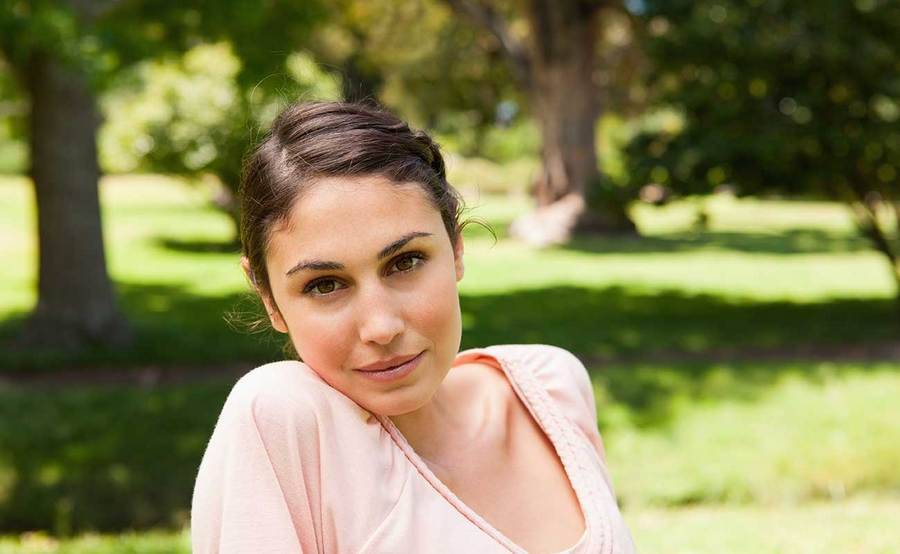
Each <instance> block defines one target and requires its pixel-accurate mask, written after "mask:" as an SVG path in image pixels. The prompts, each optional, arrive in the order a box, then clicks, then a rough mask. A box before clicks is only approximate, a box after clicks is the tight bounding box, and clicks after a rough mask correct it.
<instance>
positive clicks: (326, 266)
mask: <svg viewBox="0 0 900 554" xmlns="http://www.w3.org/2000/svg"><path fill="white" fill-rule="evenodd" d="M430 236H432V233H426V232H424V231H413V232H412V233H407V234H405V235H403V236H402V237H400V238H399V239H397V240H395V241H394V242H392V243H390V244H389V245H387V246H385V247H384V248H382V249H381V251H380V252H379V253H378V259H379V260H382V259H384V258H387V257H388V256H390V255H391V254H394V253H395V252H397V251H398V250H400V249H401V248H403V247H404V246H405V245H406V243H408V242H409V241H411V240H413V239H416V238H419V237H430ZM342 269H344V264H342V263H339V262H329V261H325V260H300V261H299V262H297V264H296V265H295V266H294V267H292V268H291V269H289V270H288V272H287V273H285V276H287V277H290V276H291V275H293V274H294V273H297V272H298V271H304V270H310V271H337V270H342Z"/></svg>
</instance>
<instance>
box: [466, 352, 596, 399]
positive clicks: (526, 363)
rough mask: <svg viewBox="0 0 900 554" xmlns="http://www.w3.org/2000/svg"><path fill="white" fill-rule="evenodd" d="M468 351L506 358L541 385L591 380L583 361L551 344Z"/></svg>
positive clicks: (581, 385) (583, 383)
mask: <svg viewBox="0 0 900 554" xmlns="http://www.w3.org/2000/svg"><path fill="white" fill-rule="evenodd" d="M472 351H473V352H474V351H483V352H486V353H488V354H490V355H492V356H494V357H496V358H498V359H501V360H504V361H507V362H509V363H511V364H513V365H515V366H517V367H519V368H524V369H525V370H526V371H527V372H528V373H529V374H531V375H534V376H535V377H536V378H537V379H539V380H540V381H542V382H544V383H545V384H551V385H553V384H555V385H558V386H565V385H567V386H575V387H578V388H584V387H585V386H589V385H590V382H591V379H590V375H589V374H588V371H587V368H586V367H585V365H584V363H582V361H581V360H580V359H579V358H578V356H576V355H575V354H573V353H572V352H570V351H569V350H566V349H565V348H562V347H560V346H554V345H552V344H497V345H493V346H487V347H484V348H480V349H472Z"/></svg>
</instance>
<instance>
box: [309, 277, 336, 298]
mask: <svg viewBox="0 0 900 554" xmlns="http://www.w3.org/2000/svg"><path fill="white" fill-rule="evenodd" d="M339 288H341V287H339V286H338V282H337V281H336V280H334V279H319V280H316V281H312V282H311V283H309V284H308V285H306V287H304V288H303V294H309V295H312V296H327V295H329V294H331V293H333V292H334V291H336V290H338V289H339Z"/></svg>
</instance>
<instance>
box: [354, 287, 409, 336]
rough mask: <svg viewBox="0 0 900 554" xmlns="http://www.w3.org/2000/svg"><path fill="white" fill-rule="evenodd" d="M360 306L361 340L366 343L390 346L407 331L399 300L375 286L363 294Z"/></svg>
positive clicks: (387, 291)
mask: <svg viewBox="0 0 900 554" xmlns="http://www.w3.org/2000/svg"><path fill="white" fill-rule="evenodd" d="M362 296H363V297H362V298H361V300H362V301H361V302H360V304H359V338H360V340H362V341H363V342H365V343H374V344H379V345H388V344H390V343H391V341H393V340H394V339H395V338H396V337H397V336H398V335H400V334H402V333H403V331H404V330H406V322H405V320H404V319H403V316H402V313H401V310H400V306H399V305H398V302H397V299H396V298H394V297H393V296H392V295H391V294H390V291H389V290H386V289H385V288H384V287H383V286H381V285H375V286H373V287H371V288H370V290H368V291H365V292H363V294H362Z"/></svg>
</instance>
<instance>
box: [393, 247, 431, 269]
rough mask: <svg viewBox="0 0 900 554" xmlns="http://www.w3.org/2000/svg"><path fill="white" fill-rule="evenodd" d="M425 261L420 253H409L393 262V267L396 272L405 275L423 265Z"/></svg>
mask: <svg viewBox="0 0 900 554" xmlns="http://www.w3.org/2000/svg"><path fill="white" fill-rule="evenodd" d="M425 259H426V257H425V255H424V254H422V253H421V252H409V253H407V254H404V255H402V256H401V257H399V258H398V259H397V261H396V262H394V267H396V268H397V271H399V272H401V273H406V272H408V271H412V270H413V269H415V268H416V267H418V266H420V265H422V264H423V263H425Z"/></svg>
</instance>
